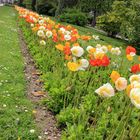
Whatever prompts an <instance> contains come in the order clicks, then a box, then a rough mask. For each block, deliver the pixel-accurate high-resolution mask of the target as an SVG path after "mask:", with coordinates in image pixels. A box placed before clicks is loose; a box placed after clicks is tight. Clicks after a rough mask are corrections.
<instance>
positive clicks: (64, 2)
mask: <svg viewBox="0 0 140 140" xmlns="http://www.w3.org/2000/svg"><path fill="white" fill-rule="evenodd" d="M57 2H58V6H57V10H56V13H55V16H56V17H57V16H58V15H60V14H61V13H62V12H63V10H64V9H65V8H72V7H73V6H75V5H76V4H77V3H78V0H57Z"/></svg>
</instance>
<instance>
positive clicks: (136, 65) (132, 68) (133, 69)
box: [131, 64, 140, 73]
mask: <svg viewBox="0 0 140 140" xmlns="http://www.w3.org/2000/svg"><path fill="white" fill-rule="evenodd" d="M139 71H140V67H139V64H135V65H133V66H132V67H131V72H132V73H137V72H139Z"/></svg>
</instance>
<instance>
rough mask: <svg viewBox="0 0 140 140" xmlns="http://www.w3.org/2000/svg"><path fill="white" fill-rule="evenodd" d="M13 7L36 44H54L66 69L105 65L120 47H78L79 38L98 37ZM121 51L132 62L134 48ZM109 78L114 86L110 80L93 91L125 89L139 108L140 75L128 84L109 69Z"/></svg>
mask: <svg viewBox="0 0 140 140" xmlns="http://www.w3.org/2000/svg"><path fill="white" fill-rule="evenodd" d="M15 8H16V10H17V11H18V12H19V17H20V18H23V19H25V21H26V22H27V23H29V25H30V27H31V29H32V31H33V33H34V34H35V35H37V36H38V38H39V40H40V41H39V43H40V45H42V46H45V45H47V43H48V42H49V41H53V42H54V43H55V48H56V49H57V50H58V51H60V52H61V53H62V54H63V55H62V57H64V61H65V63H66V64H67V67H68V69H69V70H70V71H73V72H75V71H79V70H83V71H85V70H90V68H89V67H107V66H109V65H110V64H113V63H115V62H113V60H112V59H111V56H116V58H118V57H121V54H122V49H121V48H119V47H112V46H111V45H101V44H97V45H96V46H94V47H93V46H87V47H81V45H80V41H81V40H82V41H87V42H88V41H89V40H92V39H93V40H99V37H98V36H95V35H93V36H86V35H80V34H79V33H78V30H77V29H76V28H74V27H72V26H71V25H66V26H64V25H61V24H60V23H57V22H54V21H53V20H51V19H50V18H47V17H43V16H40V15H38V14H37V13H34V12H31V11H29V10H27V9H24V8H21V7H17V6H16V7H15ZM125 53H126V58H127V60H129V61H133V59H134V57H135V56H136V49H135V48H134V47H132V46H128V47H127V48H126V52H125ZM127 71H128V69H127ZM130 71H131V72H132V73H137V72H140V65H139V64H134V65H133V66H132V67H131V68H130ZM110 77H111V79H112V81H113V83H114V86H115V89H114V88H113V86H112V85H111V84H110V83H107V84H104V85H103V86H101V87H100V88H98V89H97V90H96V91H95V92H96V93H97V94H98V95H100V96H102V97H112V96H114V95H115V92H116V91H123V90H126V93H127V95H128V96H129V97H130V99H131V102H132V103H133V104H134V105H135V106H136V107H137V108H140V92H139V91H140V75H136V74H135V75H132V76H130V78H129V81H130V84H129V85H128V82H127V79H126V78H124V77H121V76H120V74H119V73H118V72H117V71H113V72H112V74H111V76H110Z"/></svg>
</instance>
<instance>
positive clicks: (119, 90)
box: [15, 6, 140, 140]
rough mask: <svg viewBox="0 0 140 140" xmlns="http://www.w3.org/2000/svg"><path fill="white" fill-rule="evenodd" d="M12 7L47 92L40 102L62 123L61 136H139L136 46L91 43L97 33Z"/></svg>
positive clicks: (77, 139) (88, 139) (82, 139)
mask: <svg viewBox="0 0 140 140" xmlns="http://www.w3.org/2000/svg"><path fill="white" fill-rule="evenodd" d="M15 8H16V10H17V11H18V13H19V19H18V20H19V26H20V27H21V28H22V31H23V34H24V36H25V39H26V42H27V44H28V47H29V49H30V51H31V54H32V56H33V57H34V59H35V60H36V64H37V66H38V67H39V68H40V70H41V71H42V79H43V81H44V87H45V89H46V90H47V91H48V93H49V98H47V99H45V100H44V101H43V103H44V104H47V106H48V108H49V109H50V110H51V111H53V112H54V113H55V114H56V116H57V120H58V125H59V126H61V127H62V128H65V130H64V132H63V134H62V139H64V140H65V139H66V140H93V139H95V140H98V139H99V140H101V139H108V140H110V139H119V140H120V139H134V138H135V139H139V138H140V134H139V129H140V128H139V119H140V118H139V108H140V92H139V90H140V75H139V74H136V73H138V72H139V71H140V67H139V64H135V63H138V59H139V57H138V56H136V55H135V54H136V50H135V48H133V47H131V46H128V47H127V48H126V50H123V49H122V48H119V47H112V46H111V45H110V44H109V45H101V44H97V45H94V47H93V46H92V44H91V40H98V39H99V37H97V36H95V35H93V36H87V35H80V34H79V33H78V30H77V29H76V28H74V27H72V26H71V25H65V26H64V25H61V24H60V23H57V22H54V21H53V20H51V19H50V18H47V17H43V16H40V15H38V14H37V13H33V12H31V11H29V10H27V9H23V8H20V7H17V6H16V7H15ZM132 73H135V74H132Z"/></svg>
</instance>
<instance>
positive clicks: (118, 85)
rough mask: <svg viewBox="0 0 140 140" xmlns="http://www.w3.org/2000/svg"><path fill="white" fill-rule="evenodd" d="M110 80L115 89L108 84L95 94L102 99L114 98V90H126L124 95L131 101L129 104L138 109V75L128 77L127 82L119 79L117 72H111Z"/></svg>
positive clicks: (139, 75)
mask: <svg viewBox="0 0 140 140" xmlns="http://www.w3.org/2000/svg"><path fill="white" fill-rule="evenodd" d="M110 78H111V80H112V82H113V84H114V86H115V89H114V88H113V86H112V85H111V84H110V83H106V84H104V85H103V86H101V87H100V88H98V89H97V90H96V91H95V92H96V93H97V94H98V95H100V96H102V97H112V96H115V90H117V91H123V90H126V94H127V95H128V96H129V98H130V99H131V102H132V103H133V104H134V105H135V106H136V107H137V108H139V109H140V74H137V75H136V74H135V75H132V76H130V78H129V82H130V84H128V81H127V79H126V78H124V77H121V76H120V74H119V73H118V72H117V71H113V72H112V73H111V75H110Z"/></svg>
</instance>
